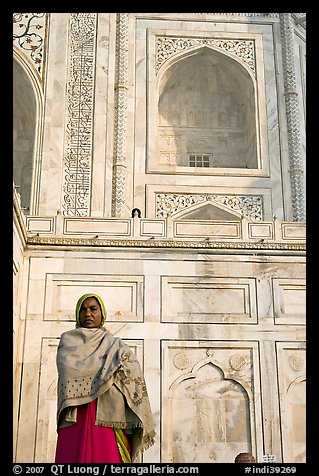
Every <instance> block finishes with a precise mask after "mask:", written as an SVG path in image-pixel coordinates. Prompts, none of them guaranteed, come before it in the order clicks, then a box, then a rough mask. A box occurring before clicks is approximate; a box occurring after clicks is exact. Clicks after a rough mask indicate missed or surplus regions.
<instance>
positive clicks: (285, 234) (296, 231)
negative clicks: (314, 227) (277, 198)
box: [281, 223, 306, 241]
mask: <svg viewBox="0 0 319 476" xmlns="http://www.w3.org/2000/svg"><path fill="white" fill-rule="evenodd" d="M281 230H282V238H283V239H284V240H299V241H300V240H305V239H306V225H305V224H304V223H282V224H281Z"/></svg>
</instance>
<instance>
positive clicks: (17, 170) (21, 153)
mask: <svg viewBox="0 0 319 476" xmlns="http://www.w3.org/2000/svg"><path fill="white" fill-rule="evenodd" d="M42 107H43V97H42V91H41V86H40V84H39V81H38V79H37V78H36V77H35V75H34V73H33V71H32V70H31V68H30V67H29V66H28V64H27V62H26V61H25V60H24V59H23V58H21V56H20V55H19V54H18V53H16V52H15V51H14V58H13V181H14V185H15V187H16V188H17V191H18V193H19V195H20V200H21V207H22V209H23V210H24V211H25V213H26V214H28V215H35V214H36V213H37V202H38V186H39V175H40V153H39V144H40V136H41V133H42V129H41V121H42Z"/></svg>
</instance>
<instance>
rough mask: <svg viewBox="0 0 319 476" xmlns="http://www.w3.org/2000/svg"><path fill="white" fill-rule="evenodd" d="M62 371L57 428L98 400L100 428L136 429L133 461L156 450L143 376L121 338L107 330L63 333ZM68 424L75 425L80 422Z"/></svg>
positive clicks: (58, 354)
mask: <svg viewBox="0 0 319 476" xmlns="http://www.w3.org/2000/svg"><path fill="white" fill-rule="evenodd" d="M57 367H58V374H59V378H58V402H57V425H58V426H59V420H61V418H62V415H61V412H62V411H63V410H64V409H66V408H67V407H76V406H77V405H82V404H85V403H89V402H91V401H92V400H95V399H98V401H97V412H96V422H95V423H96V424H98V425H101V426H108V427H113V428H122V429H125V428H126V429H132V430H131V431H132V432H133V437H132V445H131V446H132V451H131V453H132V454H131V458H132V461H134V460H135V459H136V457H137V454H138V452H139V451H143V450H145V449H147V448H148V447H149V446H151V445H153V444H154V437H155V431H154V422H153V416H152V412H151V407H150V402H149V398H148V393H147V389H146V384H145V380H144V376H143V373H142V370H141V367H140V365H139V363H138V361H137V359H136V357H135V355H134V354H133V352H132V351H131V349H130V348H129V347H128V345H126V344H125V343H124V342H123V341H122V340H121V339H120V338H119V337H115V336H113V334H111V333H110V332H109V331H107V330H106V329H105V328H104V327H102V328H98V329H85V328H82V327H81V328H77V329H73V330H71V331H67V332H64V333H63V334H62V335H61V340H60V344H59V347H58V353H57ZM69 410H72V408H69ZM71 413H72V412H71ZM64 414H65V412H64ZM73 415H74V412H73ZM68 421H71V422H75V421H76V416H75V417H74V416H73V420H72V417H70V418H69V419H68Z"/></svg>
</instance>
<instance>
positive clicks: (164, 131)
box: [156, 46, 258, 173]
mask: <svg viewBox="0 0 319 476" xmlns="http://www.w3.org/2000/svg"><path fill="white" fill-rule="evenodd" d="M255 96H256V94H255V82H254V79H253V77H252V74H251V73H250V72H249V71H248V70H247V68H245V67H244V66H243V65H242V64H241V63H240V62H239V61H237V60H235V59H233V58H231V57H230V56H228V55H226V54H224V53H222V52H219V51H216V50H214V49H213V48H210V47H206V46H204V47H199V48H196V49H195V50H193V51H191V52H188V53H187V54H184V55H181V56H180V57H178V58H177V59H176V58H175V60H174V62H171V63H170V64H169V66H168V67H167V69H166V70H165V71H164V72H163V73H162V75H161V78H160V80H159V84H158V110H157V113H158V114H157V137H158V142H157V152H156V156H157V162H158V164H159V165H163V166H172V167H187V168H189V169H190V170H193V171H196V172H197V171H199V170H200V171H201V172H202V173H203V170H205V169H206V170H207V171H208V170H210V169H212V168H226V169H229V168H239V169H257V168H258V134H257V121H256V97H255Z"/></svg>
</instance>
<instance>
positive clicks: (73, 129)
mask: <svg viewBox="0 0 319 476" xmlns="http://www.w3.org/2000/svg"><path fill="white" fill-rule="evenodd" d="M96 24H97V13H70V23H69V25H70V33H69V42H70V49H69V55H68V58H69V71H68V80H67V123H66V153H65V158H64V185H63V194H64V195H63V204H62V209H63V215H66V216H87V215H89V212H90V188H91V174H92V170H91V169H92V142H93V106H94V78H95V67H94V65H95V56H96V55H95V47H96Z"/></svg>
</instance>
